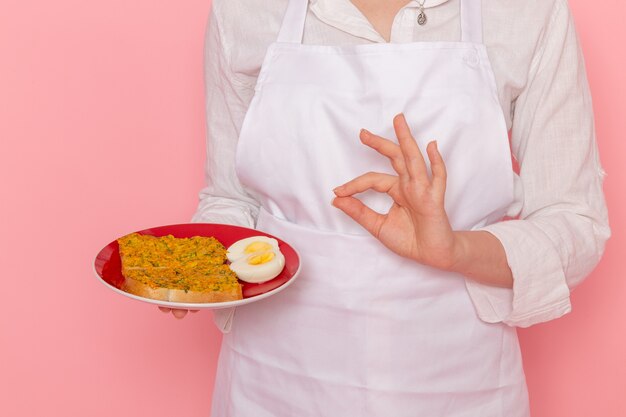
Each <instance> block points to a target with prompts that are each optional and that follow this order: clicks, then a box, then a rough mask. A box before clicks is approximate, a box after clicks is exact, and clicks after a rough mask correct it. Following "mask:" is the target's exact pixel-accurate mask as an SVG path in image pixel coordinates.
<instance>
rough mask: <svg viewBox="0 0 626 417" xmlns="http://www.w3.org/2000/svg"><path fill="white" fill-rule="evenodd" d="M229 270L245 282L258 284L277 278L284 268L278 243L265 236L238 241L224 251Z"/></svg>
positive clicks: (282, 256)
mask: <svg viewBox="0 0 626 417" xmlns="http://www.w3.org/2000/svg"><path fill="white" fill-rule="evenodd" d="M226 257H227V258H228V260H229V261H230V269H232V271H233V272H234V273H235V274H237V277H238V278H239V279H240V280H242V281H245V282H250V283H260V282H265V281H269V280H270V279H272V278H275V277H276V276H278V274H280V273H281V271H282V270H283V268H284V267H285V256H284V255H283V254H282V253H281V251H280V249H278V241H277V240H276V239H273V238H270V237H266V236H252V237H247V238H245V239H241V240H238V241H237V242H235V243H233V244H232V245H230V246H229V247H228V249H226Z"/></svg>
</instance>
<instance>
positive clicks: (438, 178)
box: [426, 141, 448, 197]
mask: <svg viewBox="0 0 626 417" xmlns="http://www.w3.org/2000/svg"><path fill="white" fill-rule="evenodd" d="M426 153H428V159H429V160H430V171H431V172H432V184H433V187H434V188H435V189H437V190H438V191H440V192H441V196H442V197H443V195H444V194H445V191H446V181H447V177H448V174H447V171H446V164H445V163H444V162H443V157H442V156H441V154H440V153H439V148H438V147H437V142H436V141H432V142H430V143H429V144H428V146H426Z"/></svg>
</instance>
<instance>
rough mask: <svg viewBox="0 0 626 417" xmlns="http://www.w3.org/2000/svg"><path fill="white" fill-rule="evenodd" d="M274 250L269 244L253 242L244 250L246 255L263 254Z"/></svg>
mask: <svg viewBox="0 0 626 417" xmlns="http://www.w3.org/2000/svg"><path fill="white" fill-rule="evenodd" d="M270 249H272V245H270V244H269V243H267V242H259V241H257V242H252V243H250V244H249V245H248V246H246V248H245V249H244V250H243V251H244V253H253V252H261V251H266V250H270Z"/></svg>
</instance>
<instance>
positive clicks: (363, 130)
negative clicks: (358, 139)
mask: <svg viewBox="0 0 626 417" xmlns="http://www.w3.org/2000/svg"><path fill="white" fill-rule="evenodd" d="M369 134H370V131H369V130H367V129H361V131H360V132H359V136H360V135H364V136H369Z"/></svg>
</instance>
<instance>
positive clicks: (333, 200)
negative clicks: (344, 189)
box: [330, 197, 337, 207]
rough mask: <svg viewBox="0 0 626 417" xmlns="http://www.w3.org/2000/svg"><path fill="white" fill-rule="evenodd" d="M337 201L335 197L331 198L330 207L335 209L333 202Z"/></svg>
mask: <svg viewBox="0 0 626 417" xmlns="http://www.w3.org/2000/svg"><path fill="white" fill-rule="evenodd" d="M336 199H337V197H333V199H332V200H330V205H331V206H333V207H335V200H336Z"/></svg>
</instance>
